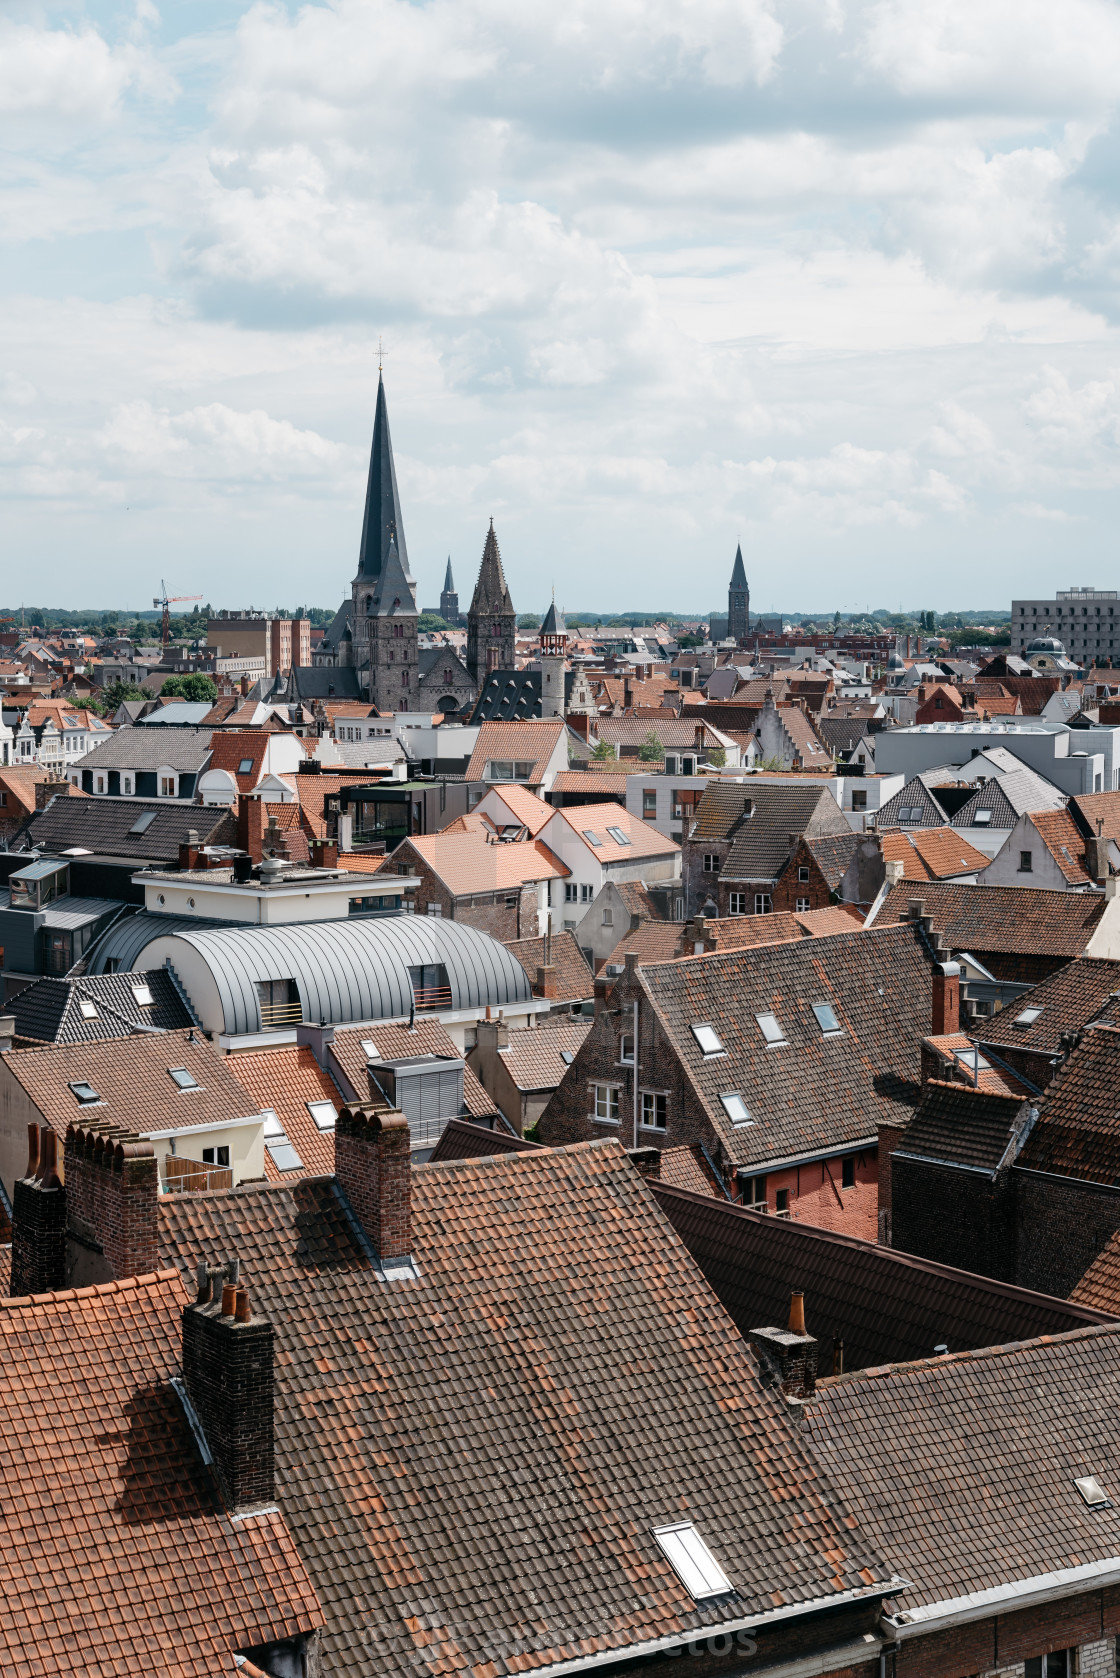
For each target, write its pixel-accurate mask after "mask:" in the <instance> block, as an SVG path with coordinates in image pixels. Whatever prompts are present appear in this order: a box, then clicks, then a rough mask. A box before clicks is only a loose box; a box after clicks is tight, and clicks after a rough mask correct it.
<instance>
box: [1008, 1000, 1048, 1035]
mask: <svg viewBox="0 0 1120 1678" xmlns="http://www.w3.org/2000/svg"><path fill="white" fill-rule="evenodd" d="M1041 1012H1042V1004H1041V1003H1039V1004H1038V1006H1037V1007H1034V1006H1033V1005H1032V1006H1031V1007H1030V1008H1023V1009H1021V1011H1020V1012H1019V1013H1018V1014H1016V1016H1015V1018H1014V1020H1013V1021H1012V1024H1013V1025H1021V1026H1023V1027H1024V1029H1025V1028H1026V1027H1027V1026H1029V1025H1033V1024H1034V1022H1035V1020H1037V1018H1038V1016H1039V1015H1040V1014H1041Z"/></svg>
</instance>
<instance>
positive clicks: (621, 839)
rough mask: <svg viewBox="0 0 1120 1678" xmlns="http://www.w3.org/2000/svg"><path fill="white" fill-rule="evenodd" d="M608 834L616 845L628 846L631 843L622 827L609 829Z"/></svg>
mask: <svg viewBox="0 0 1120 1678" xmlns="http://www.w3.org/2000/svg"><path fill="white" fill-rule="evenodd" d="M607 832H608V833H609V834H610V836H611V838H612V839H613V840H614V842H615V844H616V845H628V844H629V843H630V840H629V838H628V837H627V835H626V834H625V833H623V831H622V829H621V828H620V827H608V829H607Z"/></svg>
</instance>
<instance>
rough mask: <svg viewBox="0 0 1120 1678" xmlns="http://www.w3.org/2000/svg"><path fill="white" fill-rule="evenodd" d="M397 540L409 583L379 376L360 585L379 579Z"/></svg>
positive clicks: (385, 412)
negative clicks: (393, 542) (393, 540)
mask: <svg viewBox="0 0 1120 1678" xmlns="http://www.w3.org/2000/svg"><path fill="white" fill-rule="evenodd" d="M394 536H395V537H396V546H397V556H398V559H399V561H400V564H401V566H402V567H403V569H404V574H405V576H406V577H408V580H409V583H410V584H411V583H412V578H411V576H409V570H408V548H407V546H406V545H405V539H404V525H403V523H402V522H401V500H400V496H399V494H398V493H397V473H396V468H395V466H394V465H393V441H392V438H391V437H390V436H389V410H388V408H387V407H386V405H385V381H384V379H383V378H382V377H381V374H380V373H378V376H377V408H376V411H375V413H374V417H373V447H372V448H371V449H370V456H369V481H368V483H367V484H366V507H365V516H364V517H363V519H362V546H361V550H360V552H359V555H358V578H357V580H359V581H364V582H371V581H373V580H374V579H375V578H376V577H378V576H380V574H381V568H382V566H383V565H384V564H385V561H386V558H387V557H388V553H389V542H390V539H391V538H392V537H394Z"/></svg>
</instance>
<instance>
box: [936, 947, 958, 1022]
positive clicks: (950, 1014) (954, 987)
mask: <svg viewBox="0 0 1120 1678" xmlns="http://www.w3.org/2000/svg"><path fill="white" fill-rule="evenodd" d="M960 1029H961V970H960V967H959V965H958V963H957V962H955V961H935V962H934V964H933V1030H932V1033H931V1035H932V1036H934V1037H948V1036H951V1035H952V1033H953V1032H956V1031H959V1030H960Z"/></svg>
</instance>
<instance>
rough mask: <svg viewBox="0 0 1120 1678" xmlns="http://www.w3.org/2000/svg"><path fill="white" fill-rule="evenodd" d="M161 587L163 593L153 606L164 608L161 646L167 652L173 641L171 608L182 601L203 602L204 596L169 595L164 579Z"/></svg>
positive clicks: (161, 581)
mask: <svg viewBox="0 0 1120 1678" xmlns="http://www.w3.org/2000/svg"><path fill="white" fill-rule="evenodd" d="M159 586H160V588H161V589H162V590H163V593H162V594H160V595H157V596H156V598H155V599H154V600H153V601H152V605H153V606H162V607H163V622H162V623H161V625H160V645H161V646H162V647H163V648H164V649H165V650H166V647H167V643H168V642H169V641H170V639H171V607H172V606H173V605H175V604H177V603H178V602H179V601H180V600H201V599H202V596H201V594H168V592H167V584H166V583H165V582H164V580H163V578H162V577H161V578H160V583H159Z"/></svg>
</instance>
